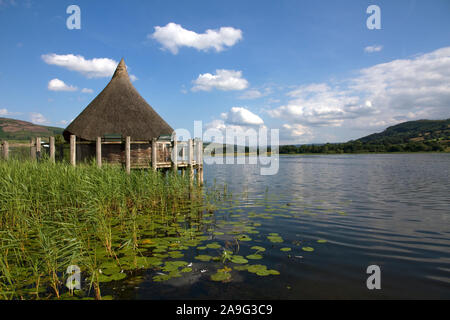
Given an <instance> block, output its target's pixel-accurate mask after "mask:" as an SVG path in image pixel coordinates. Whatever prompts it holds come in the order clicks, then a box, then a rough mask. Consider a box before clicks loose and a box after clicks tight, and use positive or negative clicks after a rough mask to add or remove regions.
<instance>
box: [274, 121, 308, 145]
mask: <svg viewBox="0 0 450 320" xmlns="http://www.w3.org/2000/svg"><path fill="white" fill-rule="evenodd" d="M312 137H313V133H312V130H311V129H310V128H308V127H307V126H303V125H301V124H288V123H286V124H283V125H282V126H281V128H280V139H281V140H282V141H284V143H286V144H289V143H306V142H309V141H310V140H311V139H312Z"/></svg>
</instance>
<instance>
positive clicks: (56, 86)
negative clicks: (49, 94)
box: [47, 78, 84, 91]
mask: <svg viewBox="0 0 450 320" xmlns="http://www.w3.org/2000/svg"><path fill="white" fill-rule="evenodd" d="M47 88H48V90H50V91H77V90H78V88H77V87H74V86H70V85H67V84H66V83H65V82H64V81H62V80H59V79H56V78H55V79H52V80H50V81H49V82H48V86H47ZM83 90H84V89H83Z"/></svg>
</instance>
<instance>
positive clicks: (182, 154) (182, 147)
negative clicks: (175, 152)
mask: <svg viewBox="0 0 450 320" xmlns="http://www.w3.org/2000/svg"><path fill="white" fill-rule="evenodd" d="M185 148H186V145H185V144H182V145H181V161H183V162H184V160H185V159H184V149H185Z"/></svg>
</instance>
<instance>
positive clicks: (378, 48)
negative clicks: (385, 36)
mask: <svg viewBox="0 0 450 320" xmlns="http://www.w3.org/2000/svg"><path fill="white" fill-rule="evenodd" d="M381 50H383V46H367V47H365V48H364V52H367V53H373V52H380V51H381Z"/></svg>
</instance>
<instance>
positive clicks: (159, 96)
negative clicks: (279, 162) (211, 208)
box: [0, 0, 450, 144]
mask: <svg viewBox="0 0 450 320" xmlns="http://www.w3.org/2000/svg"><path fill="white" fill-rule="evenodd" d="M71 5H76V6H78V8H79V13H80V14H79V16H78V15H77V11H73V10H68V9H70V6H71ZM371 5H376V6H377V7H378V9H379V11H373V10H369V11H368V8H369V6H371ZM378 12H379V15H377V13H378ZM78 17H79V19H78ZM78 21H79V22H80V23H79V25H77V22H78ZM377 23H378V24H377ZM369 26H372V27H371V28H369ZM374 26H375V28H373V27H374ZM74 27H75V28H74ZM121 58H124V59H125V62H126V65H127V68H128V72H129V74H130V77H131V80H132V81H133V85H134V86H135V87H136V89H137V90H138V92H139V93H140V94H141V95H142V97H144V99H146V101H147V102H148V103H149V104H150V105H151V106H152V107H153V108H154V109H155V110H156V111H157V112H158V113H159V114H160V115H161V116H162V117H163V118H164V119H165V120H166V121H167V122H168V123H169V124H170V125H171V126H172V127H173V128H174V129H180V128H184V129H187V130H189V131H193V128H194V121H202V123H203V127H204V128H205V129H217V130H226V129H227V128H231V129H237V130H238V129H243V130H245V129H247V128H261V127H264V128H268V129H279V136H280V143H281V144H307V143H326V142H344V141H348V140H351V139H357V138H360V137H363V136H365V135H368V134H371V133H374V132H380V131H382V130H384V129H385V128H386V127H388V126H391V125H394V124H397V123H400V122H404V121H409V120H418V119H446V118H450V1H448V0H430V1H415V0H396V1H379V0H373V1H363V0H359V1H356V0H355V1H351V0H347V1H335V0H329V1H324V0H317V1H301V0H292V1H283V0H277V1H275V0H271V1H268V0H257V1H254V0H245V1H243V0H240V1H230V0H227V1H212V0H195V1H194V0H193V1H171V0H164V1H156V0H151V1H150V0H149V1H138V0H109V1H100V0H89V1H83V0H71V1H64V0H58V1H56V0H39V1H38V0H0V117H9V118H15V119H22V120H26V121H31V122H33V123H36V124H42V125H50V126H58V127H63V128H65V127H66V126H67V125H68V124H69V123H70V122H71V121H72V120H73V119H75V118H76V116H77V115H78V114H79V113H80V112H81V111H82V110H83V109H84V108H85V107H86V106H87V105H88V104H89V103H90V101H92V100H93V99H94V98H95V97H96V96H97V95H98V94H99V93H100V92H101V90H103V88H104V87H105V86H106V85H107V84H108V82H109V80H110V78H111V76H112V74H113V72H114V70H115V67H116V66H117V64H118V62H119V61H120V59H121Z"/></svg>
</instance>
